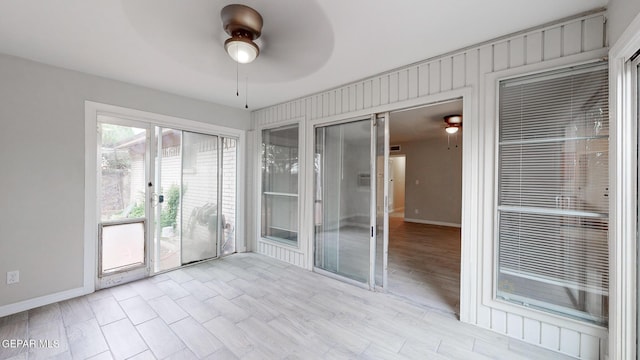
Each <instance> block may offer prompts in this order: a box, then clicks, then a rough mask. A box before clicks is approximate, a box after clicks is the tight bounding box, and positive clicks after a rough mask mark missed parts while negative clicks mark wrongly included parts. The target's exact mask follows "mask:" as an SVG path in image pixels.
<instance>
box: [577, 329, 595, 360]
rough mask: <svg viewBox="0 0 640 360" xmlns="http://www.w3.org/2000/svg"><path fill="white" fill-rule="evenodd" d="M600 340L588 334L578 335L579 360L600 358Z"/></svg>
mask: <svg viewBox="0 0 640 360" xmlns="http://www.w3.org/2000/svg"><path fill="white" fill-rule="evenodd" d="M599 340H600V339H598V338H597V337H595V336H591V335H588V334H580V358H582V359H587V360H597V359H599V358H600V341H599Z"/></svg>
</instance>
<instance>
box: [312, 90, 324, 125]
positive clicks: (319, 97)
mask: <svg viewBox="0 0 640 360" xmlns="http://www.w3.org/2000/svg"><path fill="white" fill-rule="evenodd" d="M322 100H323V97H322V94H319V95H317V96H315V98H314V102H315V103H316V112H315V118H316V119H320V118H322V108H323V106H322Z"/></svg>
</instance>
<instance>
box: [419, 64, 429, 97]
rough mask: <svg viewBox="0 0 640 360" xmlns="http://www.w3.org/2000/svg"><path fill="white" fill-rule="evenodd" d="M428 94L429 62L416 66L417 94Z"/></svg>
mask: <svg viewBox="0 0 640 360" xmlns="http://www.w3.org/2000/svg"><path fill="white" fill-rule="evenodd" d="M427 94H429V64H422V65H420V66H418V96H424V95H427Z"/></svg>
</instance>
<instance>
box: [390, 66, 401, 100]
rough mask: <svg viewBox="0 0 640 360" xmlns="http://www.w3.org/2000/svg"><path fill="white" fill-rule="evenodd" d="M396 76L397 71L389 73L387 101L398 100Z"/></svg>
mask: <svg viewBox="0 0 640 360" xmlns="http://www.w3.org/2000/svg"><path fill="white" fill-rule="evenodd" d="M398 78H399V76H398V73H397V72H393V73H391V74H389V103H394V102H398V90H399V87H398V82H399V79H398Z"/></svg>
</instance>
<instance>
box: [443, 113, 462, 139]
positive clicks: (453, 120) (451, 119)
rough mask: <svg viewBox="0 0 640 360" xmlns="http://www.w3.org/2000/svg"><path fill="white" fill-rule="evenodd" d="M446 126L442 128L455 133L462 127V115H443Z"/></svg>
mask: <svg viewBox="0 0 640 360" xmlns="http://www.w3.org/2000/svg"><path fill="white" fill-rule="evenodd" d="M444 122H445V123H447V127H446V128H444V130H445V131H446V132H447V133H449V134H455V133H457V132H458V130H460V128H461V127H462V115H458V114H456V115H447V116H445V117H444Z"/></svg>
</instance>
